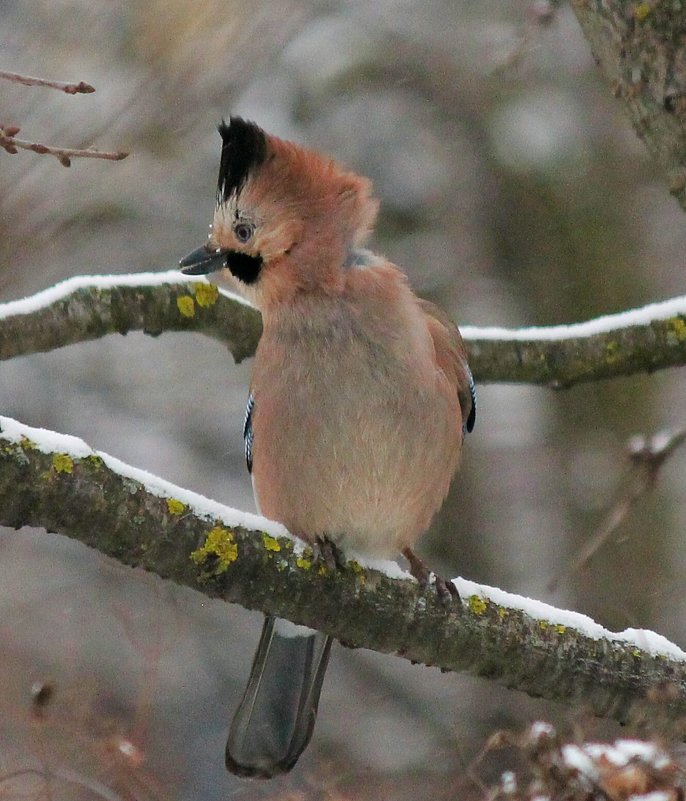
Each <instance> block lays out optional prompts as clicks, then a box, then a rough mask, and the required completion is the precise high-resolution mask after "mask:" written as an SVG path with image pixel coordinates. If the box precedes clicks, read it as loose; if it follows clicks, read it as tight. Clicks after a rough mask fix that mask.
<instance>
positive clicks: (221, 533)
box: [191, 526, 238, 574]
mask: <svg viewBox="0 0 686 801" xmlns="http://www.w3.org/2000/svg"><path fill="white" fill-rule="evenodd" d="M208 557H214V558H215V559H216V560H217V565H216V567H215V568H214V573H216V574H219V573H225V572H226V571H227V570H228V568H229V565H230V564H231V562H235V561H236V559H238V546H237V545H236V541H235V539H234V536H233V533H232V532H231V531H229V530H228V529H226V528H222V527H221V526H215V527H214V528H213V529H212V531H210V532H209V534H208V535H207V537H206V538H205V544H204V545H203V546H202V547H201V548H198V550H197V551H193V553H192V554H191V559H192V560H193V561H194V562H195V564H196V565H201V564H203V563H204V562H205V561H206V560H207V558H208Z"/></svg>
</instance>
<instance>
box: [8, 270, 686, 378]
mask: <svg viewBox="0 0 686 801" xmlns="http://www.w3.org/2000/svg"><path fill="white" fill-rule="evenodd" d="M261 330H262V326H261V321H260V317H259V314H258V313H257V312H256V311H255V310H254V309H252V308H251V307H250V306H247V305H246V304H245V303H244V302H242V301H241V300H239V299H238V298H236V297H235V296H233V295H230V294H227V293H224V292H219V291H218V290H217V289H216V287H214V286H213V285H212V284H209V283H208V282H207V281H205V280H204V279H197V278H194V279H190V278H188V277H187V276H183V275H181V273H178V272H176V271H170V272H167V273H139V274H132V275H119V276H80V277H77V278H71V279H69V280H67V281H64V282H63V283H61V284H58V285H57V286H55V287H52V288H50V289H47V290H45V291H44V292H40V293H38V294H37V295H34V296H32V297H30V298H25V299H24V300H19V301H12V302H10V303H5V304H0V360H2V359H10V358H13V357H14V356H20V355H24V354H28V353H39V352H44V351H49V350H54V349H56V348H60V347H63V346H64V345H70V344H74V343H76V342H84V341H86V340H91V339H97V338H98V337H102V336H105V335H106V334H113V333H120V334H126V333H128V332H129V331H143V332H145V333H146V334H151V335H152V336H157V335H159V334H161V333H163V332H164V331H197V332H200V333H203V334H207V335H208V336H211V337H213V338H215V339H218V340H221V341H222V342H225V343H226V344H227V346H228V348H229V350H230V351H231V353H232V354H233V356H234V358H235V359H236V360H237V361H240V360H241V359H243V358H245V357H246V356H250V355H252V354H253V353H254V352H255V348H256V347H257V342H258V340H259V336H260V332H261ZM462 331H463V334H464V337H465V340H466V342H467V346H468V349H469V360H470V365H471V367H472V370H473V372H474V375H475V376H476V378H477V380H478V381H482V382H491V381H509V382H517V383H531V384H543V385H547V386H552V387H556V388H559V387H569V386H572V385H574V384H579V383H582V382H586V381H595V380H598V379H601V378H612V377H615V376H625V375H632V374H635V373H640V372H650V371H653V370H659V369H662V368H665V367H672V366H675V365H684V364H686V296H684V297H680V298H674V299H673V300H669V301H665V302H663V303H654V304H651V305H650V306H645V307H643V308H642V309H637V310H635V311H631V312H623V313H621V314H615V315H609V316H607V317H601V318H598V319H596V320H591V321H590V322H587V323H577V324H574V325H567V326H553V327H540V328H527V329H505V328H475V327H471V326H466V327H463V329H462Z"/></svg>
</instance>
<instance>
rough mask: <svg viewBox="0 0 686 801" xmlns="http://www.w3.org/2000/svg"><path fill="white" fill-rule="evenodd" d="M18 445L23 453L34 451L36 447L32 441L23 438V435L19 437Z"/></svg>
mask: <svg viewBox="0 0 686 801" xmlns="http://www.w3.org/2000/svg"><path fill="white" fill-rule="evenodd" d="M20 444H21V447H22V448H23V449H24V450H25V451H35V450H36V447H37V445H36V443H35V442H34V441H33V440H31V439H29V438H28V437H26V436H24V434H22V435H21V440H20Z"/></svg>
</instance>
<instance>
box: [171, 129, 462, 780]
mask: <svg viewBox="0 0 686 801" xmlns="http://www.w3.org/2000/svg"><path fill="white" fill-rule="evenodd" d="M218 130H219V133H220V135H221V140H222V145H221V158H220V164H219V179H218V182H217V194H216V206H215V211H214V217H213V221H212V224H211V225H210V233H209V237H208V239H207V241H206V243H205V244H203V245H201V246H200V247H199V248H197V249H196V250H194V251H193V252H192V253H190V254H189V255H188V256H186V257H185V258H183V259H181V261H180V262H179V265H180V268H181V270H182V272H184V273H185V274H189V275H210V274H211V275H212V276H213V278H212V280H214V281H216V282H217V283H219V284H220V285H228V286H229V287H230V288H232V289H233V290H235V291H236V292H238V293H239V294H240V295H241V296H243V297H244V298H245V299H247V300H248V301H249V302H250V303H251V304H253V305H254V306H255V307H256V308H257V309H258V310H259V311H260V312H261V314H262V322H263V332H262V335H261V338H260V341H259V344H258V346H257V350H256V353H255V361H254V366H253V371H252V378H251V381H250V387H249V393H248V401H247V406H246V411H245V420H244V427H243V439H244V446H245V458H246V463H247V467H248V470H249V471H250V474H251V480H252V485H253V491H254V496H255V502H256V506H257V508H258V510H259V512H260V513H261V514H262V515H264V516H266V517H267V518H270V519H272V520H276V521H278V522H280V523H282V524H284V525H285V526H286V528H287V529H288V530H289V531H290V532H291V533H292V534H293V535H295V536H296V537H298V538H300V539H301V540H303V541H304V542H305V543H307V544H309V545H310V546H312V547H313V549H316V550H315V553H318V554H322V553H323V554H325V557H326V558H327V559H328V558H330V556H331V554H332V553H333V555H334V556H335V557H336V558H338V556H340V555H341V554H343V555H344V554H345V553H346V552H347V553H354V554H359V555H362V556H367V557H369V558H384V559H387V558H397V557H398V556H399V555H400V554H402V555H404V556H405V557H406V558H407V560H408V562H409V565H410V571H411V572H412V573H413V575H415V576H416V577H417V578H418V579H420V580H421V581H422V582H423V583H424V584H425V585H426V583H427V581H428V578H429V575H430V574H429V571H428V569H427V568H426V566H425V564H424V562H423V561H422V560H421V558H420V557H419V556H418V555H417V554H416V553H415V551H414V545H415V542H416V540H417V539H418V537H419V536H420V535H421V534H422V533H423V532H424V531H426V529H427V528H428V526H429V524H430V522H431V520H432V518H433V516H434V515H435V513H436V512H437V510H438V509H439V508H440V506H441V505H442V503H443V501H444V499H445V496H446V494H447V492H448V488H449V485H450V483H451V480H452V478H453V474H454V473H455V471H456V469H457V467H458V463H459V461H460V455H461V450H462V445H463V440H464V436H465V433H466V432H469V431H471V430H472V428H473V427H474V422H475V417H476V391H475V386H474V379H473V377H472V373H471V372H470V369H469V366H468V363H467V355H466V349H465V346H464V343H463V340H462V337H461V336H460V333H459V330H458V328H457V327H456V326H455V325H454V324H453V323H452V321H451V320H450V318H449V317H448V315H447V314H446V313H444V312H443V311H441V310H439V309H438V308H437V307H436V306H435V305H433V304H432V303H430V302H428V301H426V300H423V299H420V298H419V297H418V296H417V295H416V294H415V293H414V292H413V290H412V289H411V287H410V284H409V281H408V278H407V276H406V275H405V273H403V272H402V271H401V270H400V268H398V267H397V266H395V265H394V264H392V263H391V262H390V261H388V260H387V259H386V258H384V257H383V256H380V255H377V254H376V253H374V252H372V251H371V250H368V249H367V248H366V247H365V244H366V241H367V239H368V237H369V236H370V234H371V232H372V229H373V227H374V224H375V221H376V217H377V213H378V208H379V203H378V201H377V200H376V199H375V198H374V197H373V194H372V183H371V181H370V180H369V179H367V178H365V177H362V176H359V175H357V174H355V173H353V172H351V171H349V170H347V169H345V168H344V167H342V166H341V165H340V164H339V163H338V162H337V161H335V160H334V159H332V158H330V157H328V156H325V155H322V154H320V153H318V152H317V151H314V150H311V149H308V148H305V147H302V146H300V145H298V144H296V143H294V142H290V141H286V140H283V139H280V138H278V137H277V136H274V135H272V134H268V133H266V132H265V131H264V130H263V129H262V128H260V127H259V126H258V125H257V124H256V123H254V122H251V121H248V120H245V119H244V118H242V117H239V116H231V117H230V118H229V121H228V122H226V121H224V120H223V121H222V122H221V124H220V125H219V126H218ZM320 549H321V550H320ZM439 591H440V592H441V593H442V595H443V596H445V597H447V596H448V595H449V593H450V592H454V588H453V586H452V584H450V583H446V582H442V583H441V584H440V585H439ZM331 642H332V640H331V637H329V636H328V635H326V634H324V633H322V632H318V631H314V630H312V629H309V628H306V627H304V626H299V625H295V624H293V623H290V622H288V621H285V620H280V619H278V618H275V617H274V616H271V615H268V616H267V617H266V619H265V622H264V625H263V629H262V635H261V638H260V641H259V645H258V648H257V651H256V654H255V658H254V661H253V665H252V670H251V673H250V678H249V681H248V684H247V687H246V690H245V693H244V695H243V697H242V700H241V702H240V704H239V706H238V709H237V711H236V713H235V716H234V718H233V722H232V724H231V727H230V732H229V737H228V742H227V746H226V765H227V768H228V770H229V771H231V772H232V773H234V774H236V775H238V776H241V777H252V778H272V777H274V776H277V775H279V774H281V773H285V772H287V771H289V770H291V769H292V768H293V766H294V765H295V763H296V762H297V760H298V758H299V756H300V755H301V754H302V752H303V751H304V749H305V748H306V747H307V745H308V743H309V741H310V738H311V736H312V732H313V729H314V724H315V719H316V714H317V707H318V703H319V698H320V693H321V689H322V682H323V679H324V673H325V671H326V667H327V663H328V660H329V654H330V650H331Z"/></svg>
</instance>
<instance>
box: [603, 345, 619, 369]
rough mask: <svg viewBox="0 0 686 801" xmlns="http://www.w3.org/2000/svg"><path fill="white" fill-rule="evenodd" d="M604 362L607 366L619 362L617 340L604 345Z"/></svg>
mask: <svg viewBox="0 0 686 801" xmlns="http://www.w3.org/2000/svg"><path fill="white" fill-rule="evenodd" d="M605 361H606V362H607V363H608V364H614V363H615V362H617V361H619V342H617V340H612V342H608V343H607V345H605Z"/></svg>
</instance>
